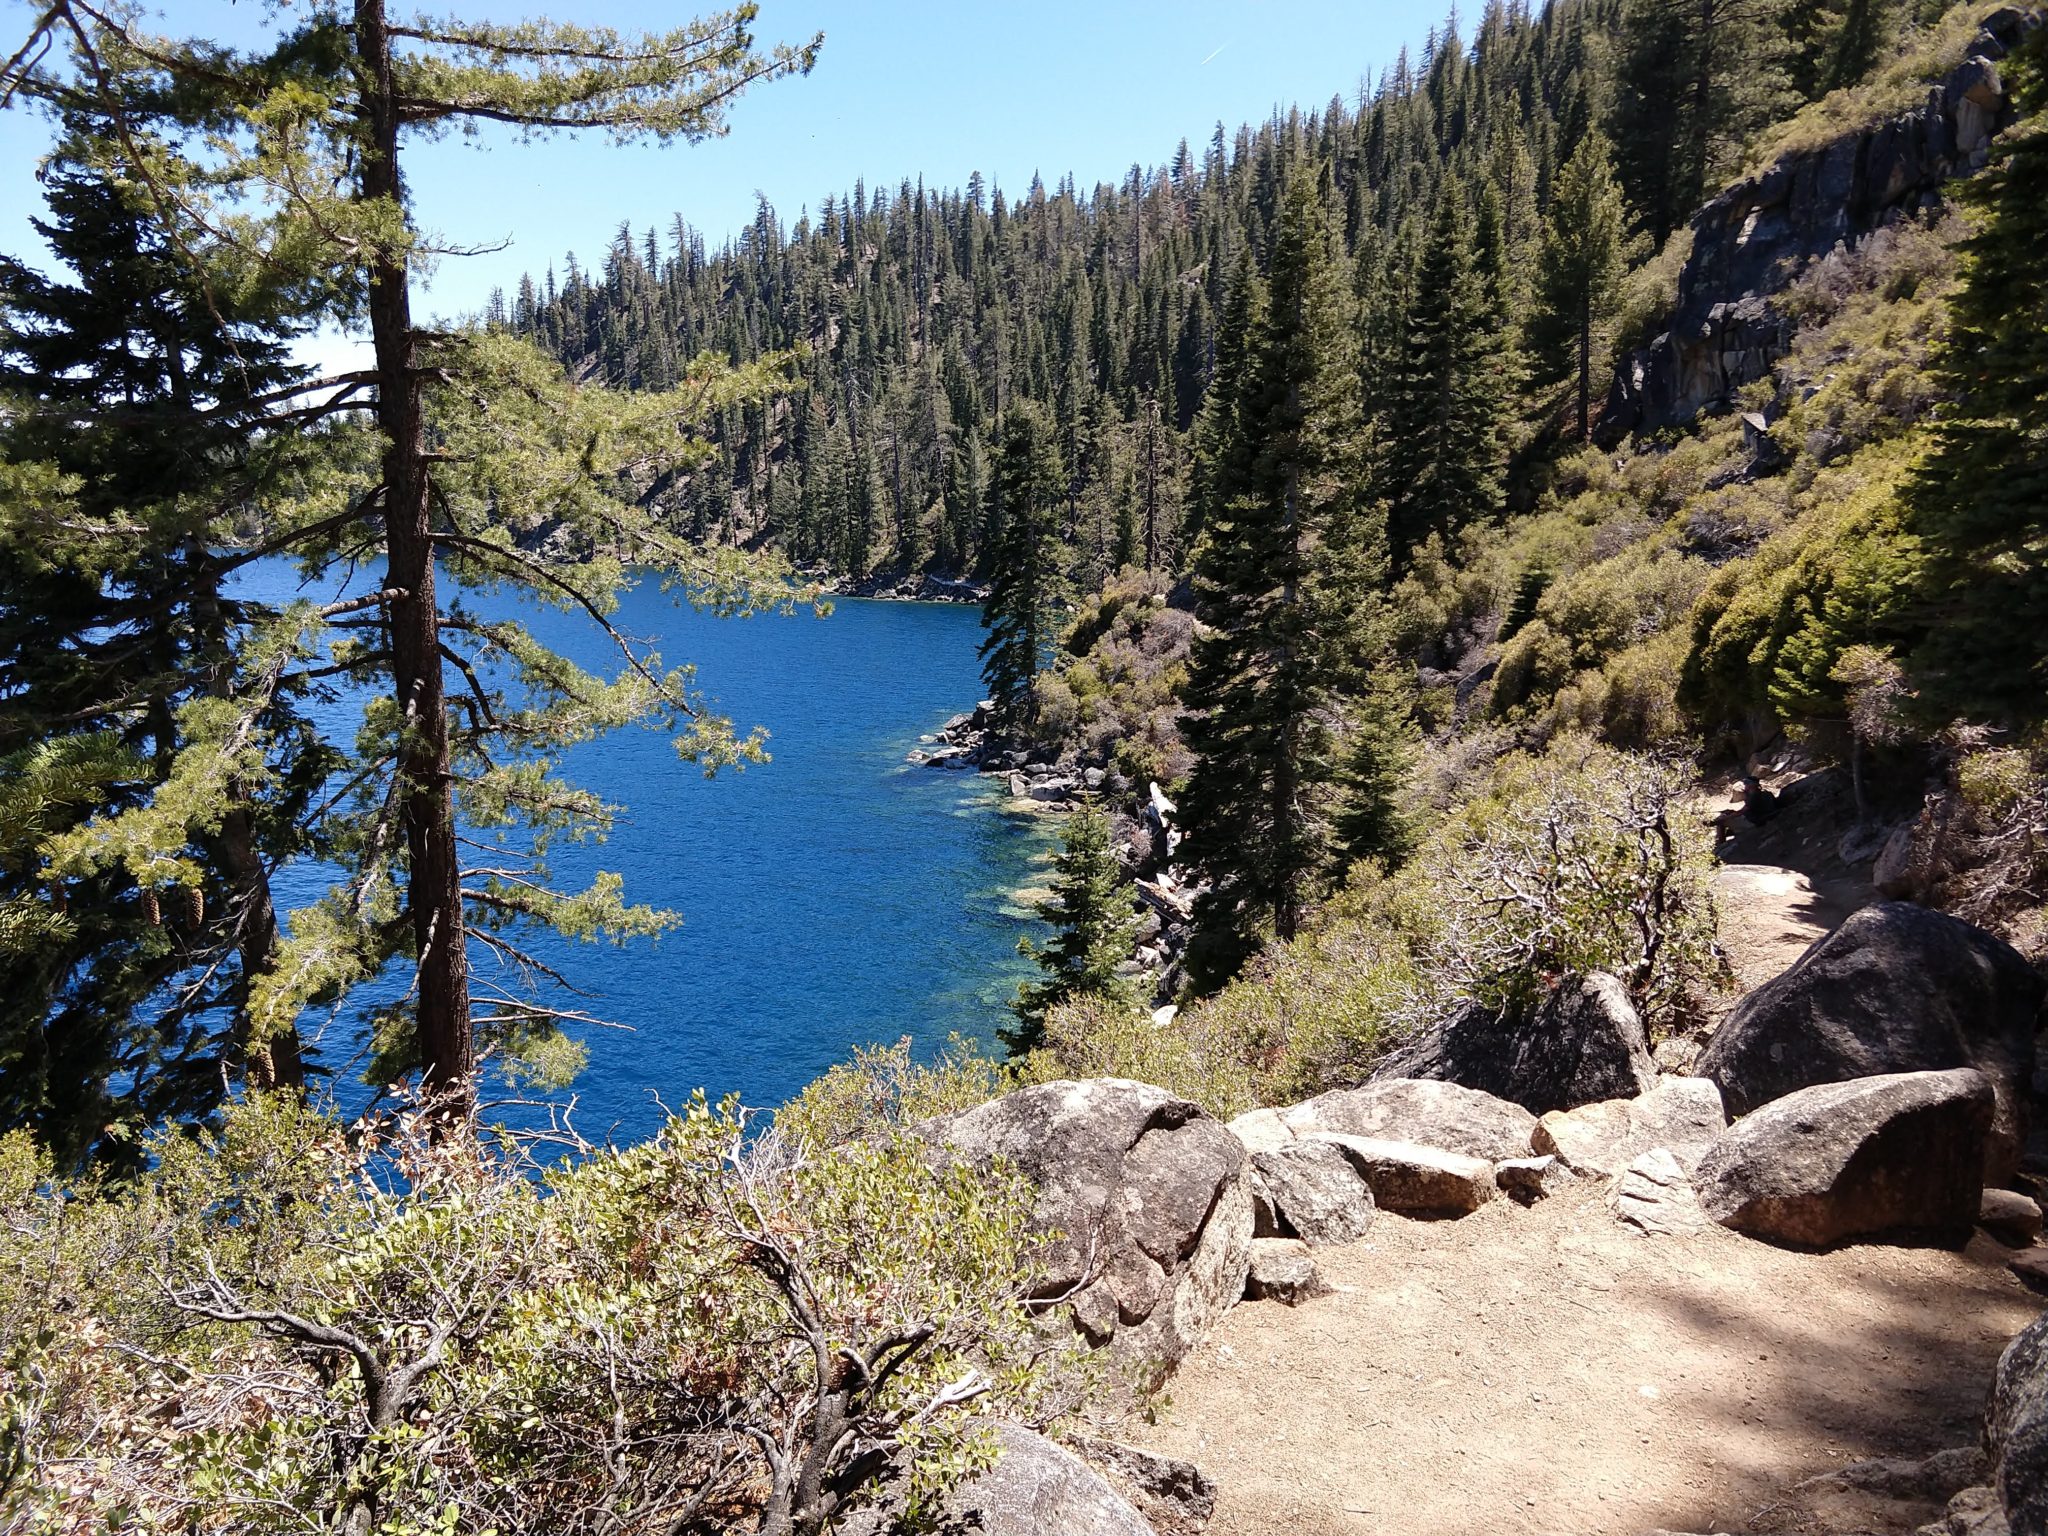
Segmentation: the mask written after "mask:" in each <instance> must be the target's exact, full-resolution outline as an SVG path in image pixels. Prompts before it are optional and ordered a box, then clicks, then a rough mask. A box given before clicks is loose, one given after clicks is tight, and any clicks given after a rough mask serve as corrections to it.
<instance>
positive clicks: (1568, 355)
mask: <svg viewBox="0 0 2048 1536" xmlns="http://www.w3.org/2000/svg"><path fill="white" fill-rule="evenodd" d="M1626 223H1627V219H1626V210H1625V209H1624V208H1623V207H1622V201H1621V187H1620V185H1619V184H1618V183H1617V182H1616V181H1615V179H1614V163H1613V149H1612V146H1610V145H1609V144H1608V142H1607V138H1606V135H1604V134H1602V133H1599V132H1597V131H1596V132H1593V133H1589V134H1587V135H1586V137H1585V138H1584V139H1582V140H1580V141H1579V147H1578V148H1577V149H1576V150H1574V151H1573V152H1572V157H1571V159H1570V160H1568V161H1566V162H1565V166H1564V169H1563V170H1562V171H1560V172H1559V173H1558V179H1557V186H1556V190H1555V192H1554V194H1553V196H1552V199H1551V204H1550V217H1549V220H1548V221H1547V222H1546V223H1545V225H1544V229H1543V247H1542V251H1541V253H1540V254H1539V256H1538V257H1537V266H1536V302H1535V307H1534V309H1533V310H1532V311H1531V313H1530V317H1529V335H1530V343H1531V346H1532V347H1533V349H1534V350H1535V352H1536V355H1537V357H1538V359H1539V360H1540V362H1541V363H1542V365H1543V367H1544V369H1545V371H1546V373H1547V375H1548V376H1549V377H1551V378H1554V379H1561V378H1569V379H1572V380H1574V381H1575V385H1576V393H1577V396H1578V431H1579V437H1580V438H1581V439H1582V440H1583V439H1584V438H1585V436H1586V428H1587V418H1588V414H1589V412H1590V410H1591V404H1592V393H1593V377H1594V371H1595V370H1596V369H1599V368H1601V367H1602V366H1603V365H1604V364H1605V363H1606V362H1607V360H1608V356H1609V353H1610V350H1611V345H1612V331H1611V325H1612V315H1613V312H1614V309H1615V304H1616V300H1617V299H1618V298H1619V296H1620V293H1621V284H1622V278H1623V276H1624V274H1625V273H1626V272H1627V270H1628V265H1629V260H1630V257H1631V256H1632V255H1633V254H1635V251H1636V249H1637V247H1636V246H1635V245H1633V244H1632V243H1631V242H1630V241H1629V239H1628V238H1627V235H1626V232H1625V227H1624V226H1625V225H1626Z"/></svg>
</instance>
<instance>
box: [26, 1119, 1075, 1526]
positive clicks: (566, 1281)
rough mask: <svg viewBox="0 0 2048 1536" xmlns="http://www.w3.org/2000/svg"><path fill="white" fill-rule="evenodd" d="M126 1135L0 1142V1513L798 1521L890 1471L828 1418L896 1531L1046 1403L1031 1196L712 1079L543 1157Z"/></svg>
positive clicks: (189, 1518) (328, 1139)
mask: <svg viewBox="0 0 2048 1536" xmlns="http://www.w3.org/2000/svg"><path fill="white" fill-rule="evenodd" d="M150 1151H151V1157H150V1167H149V1170H148V1172H147V1173H146V1174H145V1175H144V1177H143V1178H142V1179H141V1180H140V1182H139V1183H138V1184H137V1185H136V1186H135V1187H134V1188H132V1189H131V1190H129V1191H127V1192H125V1193H112V1192H108V1191H103V1190H100V1189H97V1188H95V1187H92V1186H90V1185H80V1186H76V1187H69V1188H67V1187H65V1186H64V1185H63V1184H61V1183H60V1182H58V1181H57V1180H56V1179H55V1178H54V1176H53V1173H52V1170H51V1168H50V1165H49V1163H48V1162H47V1160H46V1159H45V1158H44V1157H43V1156H42V1154H41V1153H39V1152H38V1151H37V1150H36V1149H35V1147H34V1145H33V1143H32V1142H30V1141H29V1140H28V1139H27V1138H26V1137H23V1136H21V1135H18V1134H17V1135H12V1136H8V1137H4V1138H0V1215H4V1218H5V1219H4V1222H0V1233H4V1237H0V1280H4V1282H5V1283H4V1287H0V1321H4V1322H5V1324H6V1325H7V1326H6V1333H5V1338H6V1344H5V1353H4V1355H0V1421H4V1422H6V1423H7V1424H8V1425H9V1426H10V1430H11V1432H10V1434H9V1435H8V1437H7V1440H6V1451H5V1455H4V1459H0V1520H4V1521H6V1523H7V1524H8V1527H9V1528H10V1529H38V1530H39V1529H84V1528H96V1527H98V1526H110V1527H114V1526H117V1527H119V1528H121V1529H126V1530H138V1531H155V1530H165V1531H169V1530H178V1531H190V1532H216V1531H218V1532H229V1531H233V1532H263V1531H289V1530H299V1529H304V1528H306V1527H308V1526H309V1525H311V1526H319V1527H322V1528H330V1527H331V1528H335V1529H343V1530H361V1531H365V1532H368V1531H376V1532H380V1533H400V1532H424V1531H447V1532H451V1533H463V1532H475V1533H479V1536H480V1533H482V1532H485V1531H489V1530H498V1531H506V1530H528V1529H536V1528H539V1527H540V1526H543V1525H545V1526H546V1527H547V1528H548V1529H551V1530H563V1531H584V1530H588V1531H599V1530H619V1529H625V1530H652V1529H657V1528H659V1529H672V1530H710V1529H730V1528H732V1526H733V1524H734V1523H735V1522H736V1521H737V1522H744V1523H747V1524H750V1525H753V1526H755V1527H756V1528H759V1529H763V1530H771V1531H783V1532H797V1531H801V1532H819V1531H822V1530H823V1529H825V1528H826V1527H827V1525H828V1524H831V1523H836V1518H837V1517H838V1516H839V1515H841V1514H843V1513H844V1512H845V1511H847V1510H848V1509H850V1508H851V1507H852V1506H853V1505H854V1504H857V1503H858V1502H859V1501H860V1500H861V1499H862V1498H863V1497H864V1496H865V1494H866V1493H867V1491H868V1490H869V1488H870V1486H871V1483H872V1479H873V1477H874V1475H875V1473H876V1471H877V1470H878V1469H877V1466H876V1464H875V1462H874V1461H873V1460H872V1459H867V1460H861V1459H859V1458H858V1457H857V1456H856V1454H855V1452H856V1448H855V1447H853V1446H850V1445H848V1444H847V1443H846V1442H845V1440H844V1439H843V1438H842V1436H841V1434H840V1432H839V1428H840V1426H841V1425H842V1424H843V1423H846V1422H848V1421H850V1420H852V1419H857V1420H858V1422H859V1425H860V1430H861V1439H860V1448H861V1449H864V1448H867V1447H877V1448H881V1449H884V1450H888V1451H900V1453H901V1457H902V1470H903V1473H904V1481H903V1483H902V1484H901V1485H899V1486H900V1487H901V1489H902V1491H903V1492H904V1493H905V1494H906V1495H907V1496H908V1499H909V1502H910V1507H911V1513H912V1515H913V1517H915V1516H916V1515H917V1514H918V1513H919V1512H920V1511H928V1510H929V1509H930V1508H931V1507H932V1505H933V1503H934V1501H935V1500H936V1499H937V1498H938V1497H939V1496H940V1495H941V1494H942V1493H943V1491H944V1489H945V1488H946V1487H947V1486H949V1485H950V1484H951V1483H952V1482H954V1481H956V1480H957V1479H958V1478H960V1477H961V1476H963V1475H966V1474H967V1473H969V1472H971V1471H973V1470H975V1469H977V1468H978V1467H980V1466H983V1465H986V1462H987V1457H988V1455H989V1447H988V1446H987V1445H986V1444H985V1443H984V1441H983V1439H982V1437H980V1436H978V1435H977V1434H976V1433H974V1431H973V1429H972V1420H971V1418H970V1410H969V1407H968V1405H969V1404H977V1405H984V1406H993V1407H996V1408H998V1409H999V1410H1000V1411H1002V1412H1005V1413H1008V1414H1013V1415H1016V1416H1018V1417H1020V1418H1022V1419H1024V1420H1025V1421H1027V1422H1042V1421H1043V1420H1044V1418H1045V1417H1046V1416H1047V1415H1048V1414H1051V1413H1056V1412H1058V1411H1059V1409H1060V1407H1061V1402H1062V1400H1061V1399H1059V1398H1057V1397H1056V1396H1053V1395H1049V1394H1053V1393H1055V1392H1056V1391H1063V1390H1065V1388H1064V1387H1062V1386H1061V1378H1060V1376H1059V1374H1058V1373H1059V1370H1060V1367H1061V1360H1062V1358H1063V1357H1062V1355H1061V1352H1060V1351H1057V1350H1055V1351H1053V1352H1052V1353H1051V1354H1048V1353H1047V1351H1046V1346H1045V1344H1044V1341H1043V1340H1041V1339H1040V1338H1039V1336H1038V1334H1037V1332H1036V1330H1035V1329H1034V1328H1033V1326H1032V1323H1031V1319H1030V1316H1029V1313H1028V1311H1027V1308H1026V1306H1025V1302H1024V1296H1025V1292H1026V1290H1027V1289H1028V1286H1029V1284H1030V1280H1031V1268H1030V1257H1029V1253H1030V1247H1031V1240H1030V1238H1029V1237H1028V1234H1027V1230H1026V1226H1025V1222H1026V1218H1027V1214H1028V1210H1029V1200H1028V1195H1027V1191H1026V1190H1024V1188H1023V1187H1022V1186H1021V1185H1020V1183H1019V1181H1018V1180H1017V1179H1016V1178H1015V1177H1014V1176H1013V1175H1010V1174H1007V1173H1005V1172H1003V1171H1002V1170H996V1171H994V1172H992V1173H989V1174H980V1173H976V1172H973V1171H971V1170H968V1169H965V1168H961V1167H957V1166H948V1167H937V1166H934V1165H933V1163H932V1161H931V1159H930V1157H929V1153H928V1150H927V1149H926V1148H925V1147H924V1146H923V1145H922V1144H921V1143H918V1142H916V1141H915V1140H914V1139H912V1138H909V1137H908V1136H906V1135H903V1134H901V1133H890V1134H885V1135H882V1136H880V1137H870V1138H868V1139H865V1140H858V1141H854V1142H851V1143H848V1144H845V1145H841V1146H837V1147H832V1148H817V1147H800V1146H798V1145H796V1144H794V1143H792V1142H790V1141H788V1140H786V1139H784V1138H782V1137H779V1136H777V1135H773V1134H771V1135H769V1136H768V1137H767V1138H766V1139H765V1140H763V1139H761V1138H760V1137H758V1136H757V1135H755V1134H754V1133H753V1132H751V1131H750V1129H749V1127H748V1126H747V1125H746V1123H745V1121H744V1118H743V1117H741V1116H739V1115H738V1114H737V1113H736V1112H735V1111H733V1110H732V1109H730V1108H725V1109H712V1108H710V1107H709V1106H707V1105H706V1104H705V1103H704V1102H703V1101H702V1100H701V1098H700V1099H699V1100H697V1101H696V1102H694V1103H693V1104H692V1105H691V1106H689V1108H688V1109H687V1110H686V1111H685V1112H684V1113H683V1114H681V1115H680V1116H678V1117H677V1118H675V1119H674V1120H672V1121H671V1122H670V1123H669V1124H668V1126H667V1127H666V1128H665V1129H664V1130H663V1131H662V1132H661V1133H660V1134H659V1135H658V1136H657V1137H656V1138H655V1139H653V1140H652V1141H650V1142H647V1143H645V1144H643V1145H640V1146H638V1147H635V1148H632V1149H630V1150H627V1151H623V1152H605V1153H596V1152H592V1151H589V1150H588V1149H585V1150H584V1151H583V1152H582V1153H581V1154H580V1155H578V1156H576V1157H574V1158H572V1159H570V1160H567V1161H564V1162H561V1163H559V1164H557V1165H555V1166H553V1167H549V1168H545V1169H543V1168H539V1167H536V1166H534V1165H533V1164H532V1163H531V1162H530V1161H528V1159H527V1157H526V1155H525V1153H524V1152H523V1151H522V1149H521V1148H519V1147H517V1146H514V1145H487V1144H482V1143H478V1142H475V1141H472V1140H470V1139H468V1138H467V1137H453V1138H443V1139H441V1140H439V1141H438V1142H434V1143H429V1142H428V1141H427V1139H426V1138H425V1137H424V1136H423V1135H422V1134H420V1131H419V1128H418V1127H416V1126H415V1127H412V1128H410V1129H407V1128H405V1127H402V1126H401V1127H399V1128H396V1129H395V1130H394V1131H393V1132H392V1133H391V1134H390V1135H388V1136H384V1137H377V1136H372V1137H370V1138H368V1139H367V1140H364V1139H359V1138H357V1137H353V1136H344V1135H343V1134H342V1133H341V1130H340V1128H339V1127H337V1126H335V1125H334V1124H333V1123H331V1122H329V1121H326V1120H323V1119H321V1118H320V1117H318V1116H315V1115H311V1114H308V1113H307V1112H305V1111H304V1110H301V1109H299V1108H297V1107H295V1106H292V1105H290V1104H289V1103H287V1102H285V1101H282V1100H276V1099H263V1098H261V1097H260V1096H259V1097H258V1098H257V1099H254V1100H252V1101H251V1102H249V1103H247V1104H245V1105H242V1106H238V1107H237V1108H235V1109H233V1110H231V1111H230V1112H229V1113H228V1115H227V1116H226V1118H225V1120H224V1122H223V1125H222V1127H221V1130H220V1131H219V1133H218V1134H217V1135H207V1136H202V1137H199V1138H196V1139H186V1138H173V1139H167V1140H162V1141H158V1142H156V1143H153V1144H152V1146H151V1149H150ZM792 1340H794V1341H796V1342H797V1343H798V1344H799V1345H800V1347H797V1348H790V1347H787V1346H788V1344H789V1343H790V1341H792ZM849 1357H850V1358H852V1359H854V1360H858V1361H859V1362H861V1364H860V1367H859V1369H858V1370H856V1371H854V1372H852V1373H851V1374H849V1372H848V1371H847V1370H846V1369H843V1368H841V1367H840V1366H839V1365H838V1364H837V1363H836V1362H837V1361H839V1360H841V1359H845V1358H849ZM170 1426H175V1429H173V1428H171V1427H170ZM820 1479H822V1481H823V1483H824V1486H825V1488H826V1490H827V1491H825V1492H821V1493H817V1494H816V1495H815V1496H814V1495H813V1494H812V1493H810V1492H808V1491H807V1492H804V1493H803V1494H802V1496H801V1498H799V1497H798V1490H799V1488H802V1489H805V1490H810V1489H815V1488H817V1487H818V1485H819V1480H820ZM814 1497H815V1499H816V1502H813V1498H814Z"/></svg>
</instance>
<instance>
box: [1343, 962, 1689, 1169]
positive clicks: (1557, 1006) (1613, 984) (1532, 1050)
mask: <svg viewBox="0 0 2048 1536" xmlns="http://www.w3.org/2000/svg"><path fill="white" fill-rule="evenodd" d="M1403 1077H1407V1078H1434V1079H1438V1080H1440V1081H1443V1082H1449V1083H1457V1084H1461V1085H1462V1086H1464V1087H1466V1088H1477V1089H1479V1090H1480V1091H1481V1092H1483V1093H1490V1094H1492V1095H1493V1096H1494V1097H1495V1098H1499V1099H1506V1100H1508V1101H1509V1102H1511V1103H1514V1104H1519V1105H1521V1106H1522V1107H1523V1108H1524V1109H1526V1110H1528V1111H1530V1112H1531V1113H1532V1114H1538V1115H1540V1114H1544V1113H1547V1112H1548V1111H1550V1110H1553V1109H1576V1108H1577V1107H1578V1106H1579V1105H1581V1104H1591V1103H1593V1102H1595V1101H1596V1100H1599V1099H1626V1098H1633V1097H1634V1096H1635V1095H1637V1094H1639V1093H1643V1092H1646V1091H1647V1090H1648V1089H1650V1088H1651V1087H1653V1086H1655V1084H1656V1081H1657V1064H1656V1063H1655V1062H1654V1061H1652V1060H1651V1059H1650V1045H1649V1041H1648V1039H1647V1038H1646V1037H1645V1035H1644V1033H1643V1021H1642V1019H1641V1017H1640V1016H1639V1015H1638V1014H1637V1013H1636V1010H1635V1006H1634V1005H1633V1004H1632V1003H1630V1002H1629V999H1628V992H1627V990H1626V989H1625V988H1624V987H1623V986H1622V984H1621V983H1620V982H1619V981H1617V980H1616V979H1615V978H1614V977H1612V976H1609V975H1606V974H1605V973H1603V972H1599V971H1595V972H1592V973H1591V974H1589V975H1585V976H1573V977H1568V978H1567V979H1566V980H1565V981H1563V982H1562V983H1560V984H1559V985H1558V986H1557V988H1556V989H1555V990H1553V991H1552V992H1551V993H1550V995H1549V996H1548V997H1545V998H1544V999H1543V1000H1542V1001H1541V1002H1540V1003H1538V1004H1537V1005H1536V1006H1535V1007H1534V1008H1533V1009H1531V1010H1529V1012H1528V1013H1527V1014H1521V1013H1517V1012H1508V1013H1500V1012H1497V1011H1495V1010H1493V1009H1490V1008H1482V1007H1479V1006H1478V1005H1476V1004H1474V1005H1470V1006H1468V1007H1466V1008H1464V1009H1462V1010H1460V1011H1459V1012H1458V1013H1456V1014H1454V1015H1453V1016H1452V1017H1451V1018H1450V1019H1449V1020H1448V1021H1446V1022H1445V1023H1443V1024H1442V1025H1440V1026H1438V1027H1436V1028H1434V1029H1429V1030H1425V1031H1424V1032H1423V1033H1422V1034H1420V1035H1419V1036H1417V1037H1416V1038H1415V1039H1413V1040H1410V1041H1408V1042H1406V1043H1404V1044H1403V1045H1402V1046H1400V1047H1399V1048H1398V1049H1396V1050H1395V1051H1394V1052H1393V1053H1392V1054H1391V1055H1389V1056H1388V1057H1387V1059H1386V1060H1385V1061H1384V1062H1383V1063H1382V1064H1381V1066H1380V1069H1379V1071H1378V1072H1377V1073H1376V1074H1375V1079H1376V1080H1378V1081H1385V1080H1387V1079H1389V1078H1403ZM1515 1155H1517V1156H1519V1155H1520V1154H1515Z"/></svg>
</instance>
